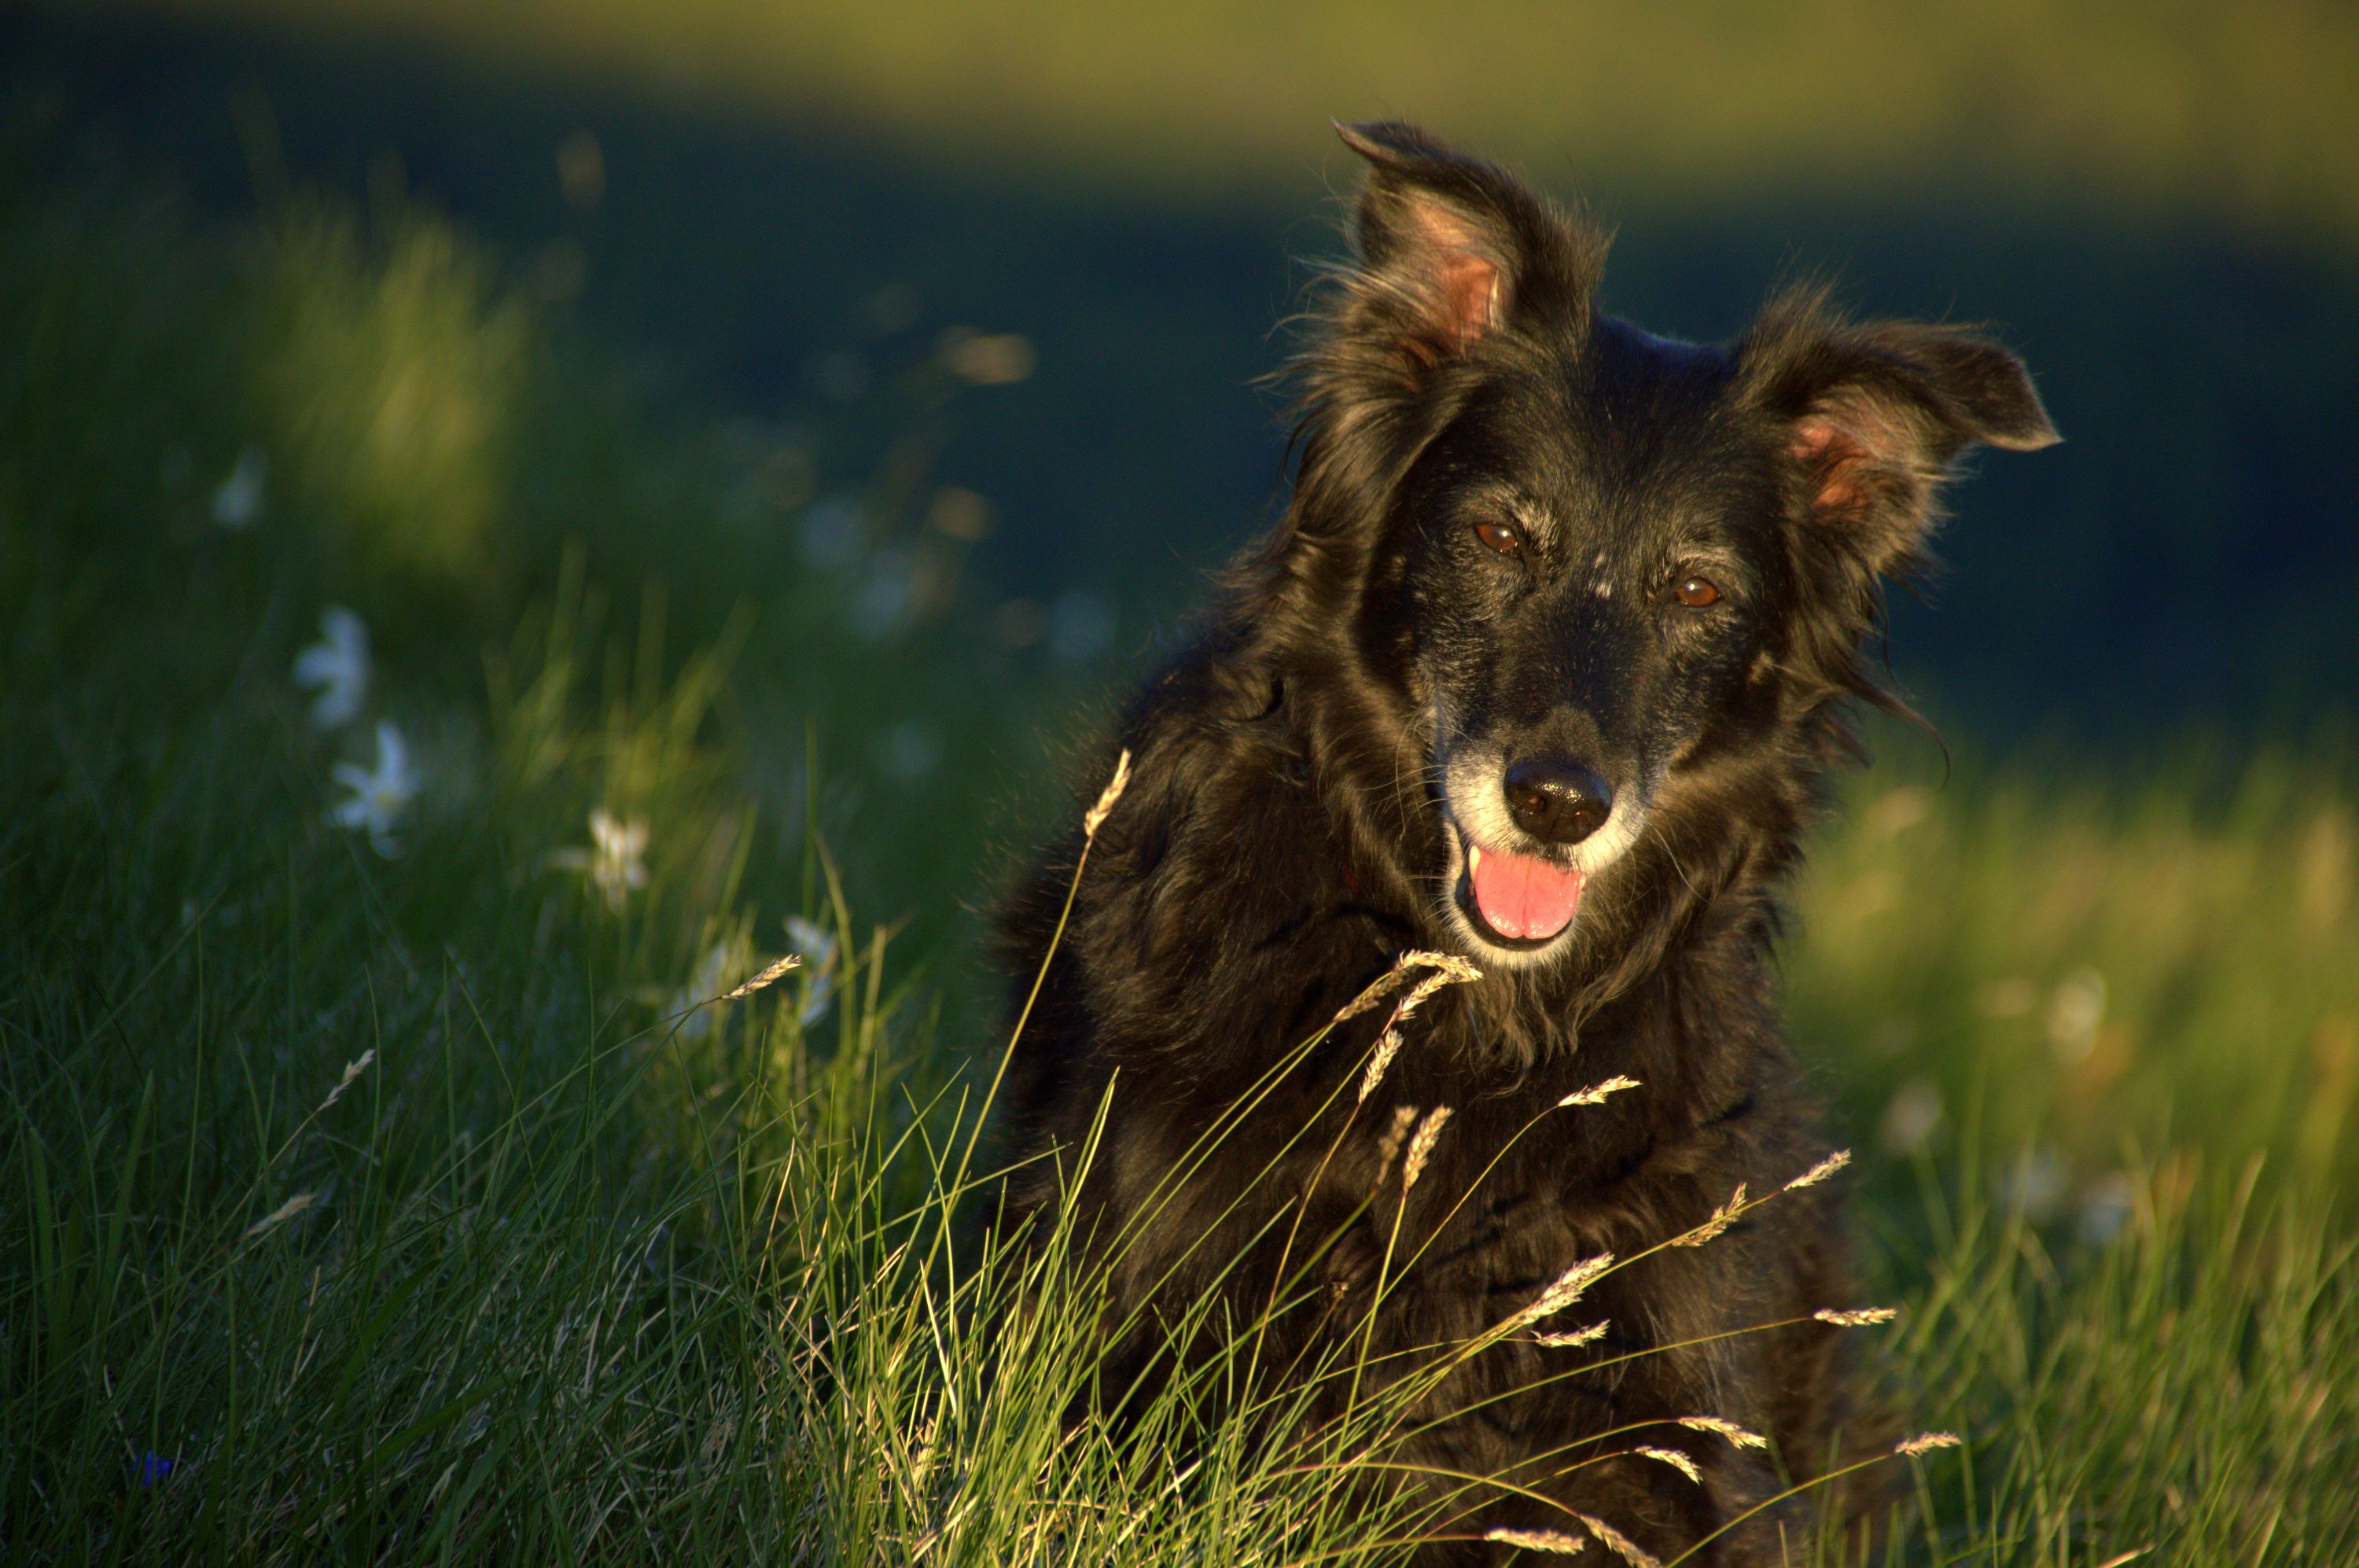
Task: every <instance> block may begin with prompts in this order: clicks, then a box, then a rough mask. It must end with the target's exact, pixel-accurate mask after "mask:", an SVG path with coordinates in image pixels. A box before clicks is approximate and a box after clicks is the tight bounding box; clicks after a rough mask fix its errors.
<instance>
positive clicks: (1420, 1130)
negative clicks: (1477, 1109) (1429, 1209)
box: [1401, 1105, 1450, 1192]
mask: <svg viewBox="0 0 2359 1568" xmlns="http://www.w3.org/2000/svg"><path fill="white" fill-rule="evenodd" d="M1449 1120H1450V1107H1449V1106H1448V1105H1436V1106H1434V1107H1433V1109H1431V1110H1430V1111H1428V1112H1426V1113H1425V1120H1423V1121H1421V1122H1419V1123H1418V1124H1417V1134H1416V1136H1415V1137H1413V1138H1410V1139H1409V1140H1408V1161H1407V1162H1406V1163H1405V1164H1403V1165H1402V1167H1401V1191H1402V1192H1408V1190H1409V1189H1410V1188H1411V1187H1414V1186H1416V1185H1417V1179H1418V1178H1419V1176H1422V1175H1424V1174H1425V1162H1426V1160H1429V1159H1430V1158H1431V1157H1432V1154H1433V1146H1434V1145H1435V1144H1436V1143H1439V1142H1440V1140H1441V1128H1442V1126H1443V1124H1444V1123H1446V1122H1448V1121H1449Z"/></svg>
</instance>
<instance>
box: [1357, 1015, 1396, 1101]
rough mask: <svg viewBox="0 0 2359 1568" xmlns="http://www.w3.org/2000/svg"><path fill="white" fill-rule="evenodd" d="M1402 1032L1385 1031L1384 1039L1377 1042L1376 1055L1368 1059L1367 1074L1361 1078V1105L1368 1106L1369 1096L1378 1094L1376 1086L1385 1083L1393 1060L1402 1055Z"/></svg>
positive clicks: (1394, 1030)
mask: <svg viewBox="0 0 2359 1568" xmlns="http://www.w3.org/2000/svg"><path fill="white" fill-rule="evenodd" d="M1400 1048H1401V1037H1400V1030H1398V1029H1386V1030H1385V1032H1384V1038H1383V1039H1381V1040H1377V1041H1376V1053H1375V1055H1374V1056H1372V1057H1370V1058H1368V1070H1367V1072H1366V1073H1364V1074H1362V1075H1361V1078H1360V1099H1359V1103H1360V1104H1361V1105H1366V1104H1367V1103H1368V1096H1369V1095H1371V1094H1375V1092H1376V1085H1377V1084H1379V1083H1383V1082H1384V1081H1385V1070H1386V1068H1388V1067H1390V1066H1391V1065H1392V1064H1393V1058H1394V1057H1395V1056H1397V1055H1398V1054H1399V1053H1400Z"/></svg>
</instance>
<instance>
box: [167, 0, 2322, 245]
mask: <svg viewBox="0 0 2359 1568" xmlns="http://www.w3.org/2000/svg"><path fill="white" fill-rule="evenodd" d="M169 8H170V9H174V10H193V11H198V12H209V13H212V14H215V15H227V16H258V17H265V18H268V19H270V20H272V21H274V22H277V23H281V24H285V25H288V26H291V27H300V28H302V29H304V30H305V31H307V32H312V33H317V32H320V31H321V30H326V31H330V32H332V33H338V34H343V35H348V36H357V37H358V38H364V39H372V40H374V39H380V38H387V37H390V38H401V39H425V40H428V41H430V42H432V43H434V44H437V45H440V46H444V47H450V48H453V49H458V50H460V51H461V52H462V53H464V54H465V55H467V56H469V57H470V58H473V59H475V60H485V61H490V62H494V63H496V64H498V65H500V66H502V67H504V68H506V69H510V70H516V69H522V70H527V71H543V72H546V71H557V72H560V73H564V74H571V75H588V76H592V77H595V78H599V79H604V80H610V81H621V82H626V83H628V84H630V85H633V86H635V87H636V88H638V89H640V90H641V91H645V92H649V93H654V94H657V95H658V96H664V97H692V98H693V99H695V100H696V101H698V102H700V103H707V104H710V103H716V102H717V103H726V104H730V105H734V106H736V107H738V108H740V109H744V110H748V111H751V112H753V113H756V114H790V115H800V116H810V115H825V116H828V117H832V118H836V119H840V120H843V121H846V122H850V123H852V124H853V125H860V126H862V127H864V128H865V129H867V130H869V131H870V132H872V133H874V134H882V135H885V136H891V137H894V138H897V139H898V140H901V141H903V142H905V143H907V144H909V145H910V146H912V147H918V148H921V149H923V150H924V151H925V152H927V153H929V154H931V155H933V156H936V157H940V158H948V159H951V160H952V161H963V160H967V159H971V158H975V157H976V156H978V155H981V156H984V157H987V158H995V159H996V160H999V161H1003V162H1007V161H1016V160H1021V161H1022V162H1024V163H1025V164H1026V165H1027V166H1028V167H1031V168H1033V169H1046V170H1050V171H1054V172H1059V173H1064V174H1071V173H1074V172H1084V173H1087V174H1089V175H1091V176H1093V177H1097V178H1105V177H1108V176H1113V175H1116V174H1121V175H1124V176H1125V177H1127V178H1132V179H1135V178H1136V177H1137V175H1138V174H1139V173H1140V172H1142V171H1145V172H1149V173H1151V174H1154V175H1157V176H1159V177H1161V178H1164V179H1167V180H1180V181H1184V182H1190V183H1197V184H1202V183H1207V182H1222V181H1242V182H1245V183H1259V182H1261V181H1264V180H1269V179H1271V178H1273V176H1275V177H1277V178H1291V177H1293V176H1294V175H1295V174H1297V173H1298V172H1299V171H1300V170H1301V169H1305V168H1317V167H1320V166H1321V164H1322V161H1323V162H1325V164H1326V166H1327V167H1331V168H1332V167H1335V164H1334V161H1333V160H1334V158H1335V156H1336V155H1335V154H1334V153H1333V150H1332V147H1329V145H1328V144H1327V141H1326V138H1325V135H1324V131H1323V126H1324V125H1325V123H1326V121H1327V120H1328V119H1329V118H1330V117H1341V118H1345V119H1368V118H1376V117H1383V116H1387V115H1396V114H1398V115H1407V116H1410V117H1421V118H1424V119H1426V120H1428V121H1430V123H1432V124H1433V125H1437V126H1440V127H1444V128H1446V129H1447V130H1448V131H1449V132H1450V133H1451V134H1452V135H1453V136H1458V137H1460V138H1462V140H1464V141H1465V142H1467V143H1469V144H1471V145H1474V146H1479V147H1484V148H1487V149H1491V150H1493V151H1494V152H1495V153H1498V154H1503V155H1512V156H1516V157H1519V158H1527V159H1545V160H1548V162H1549V170H1548V172H1549V173H1550V174H1551V175H1552V176H1553V175H1554V174H1555V173H1556V169H1555V168H1554V165H1555V162H1556V160H1559V159H1570V160H1571V169H1572V171H1573V172H1574V173H1575V174H1576V175H1577V176H1578V177H1579V178H1580V179H1581V180H1583V181H1584V182H1585V183H1586V184H1587V185H1588V187H1589V188H1590V189H1592V190H1599V189H1603V190H1608V191H1613V192H1614V193H1615V195H1616V197H1617V199H1618V200H1622V201H1625V202H1626V201H1627V200H1628V199H1629V198H1630V197H1632V196H1634V195H1643V194H1645V193H1647V192H1648V191H1657V192H1660V191H1665V190H1670V191H1680V192H1682V193H1686V194H1689V195H1695V196H1704V197H1715V198H1724V197H1727V196H1731V195H1740V194H1742V193H1744V192H1745V191H1748V190H1750V189H1753V188H1756V186H1758V185H1759V184H1760V183H1761V182H1762V181H1765V180H1769V181H1776V182H1780V183H1782V184H1784V185H1787V186H1788V187H1801V188H1806V189H1838V188H1848V189H1855V190H1880V191H1886V192H1890V193H1893V194H1896V195H1899V194H1906V193H1907V192H1908V191H1909V189H1910V188H1911V187H1912V186H1913V185H1914V184H1915V183H1916V182H1918V181H1919V180H1922V179H1923V178H1925V177H1926V175H1927V173H1928V172H1929V171H1939V176H1940V178H1941V179H1943V180H1948V181H1952V182H1956V183H1958V184H1960V185H1962V186H1964V187H1967V188H1970V189H1976V190H1979V191H1983V192H1984V193H1985V194H1989V195H1999V194H2005V195H2007V196H2010V197H2014V198H2020V197H2022V196H2025V195H2027V194H2028V195H2037V196H2039V197H2042V198H2045V199H2050V200H2055V199H2072V200H2080V199H2085V198H2086V197H2087V196H2088V195H2090V194H2092V193H2094V194H2096V195H2098V196H2100V197H2101V198H2102V197H2111V198H2113V199H2114V200H2117V201H2123V200H2125V201H2129V202H2131V203H2133V204H2139V205H2145V206H2147V207H2150V208H2154V209H2158V210H2161V211H2164V212H2190V211H2191V212H2198V213H2215V214H2216V213H2223V212H2224V213H2226V214H2229V215H2231V216H2232V217H2235V218H2240V219H2257V220H2260V221H2262V222H2263V223H2267V224H2270V225H2272V226H2277V227H2280V228H2285V229H2290V230H2294V231H2297V232H2299V231H2313V232H2325V233H2330V234H2335V235H2337V236H2339V237H2341V238H2343V239H2348V238H2349V237H2350V236H2351V234H2353V233H2354V223H2359V198H2354V191H2359V162H2354V158H2359V153H2354V151H2353V150H2352V149H2354V147H2359V118H2355V117H2354V116H2355V115H2359V110H2354V107H2353V100H2352V95H2351V93H2349V92H2348V90H2347V89H2348V84H2349V82H2351V81H2352V80H2353V79H2354V75H2359V27H2354V22H2353V19H2352V17H2351V16H2350V15H2349V14H2348V13H2347V12H2344V11H2342V10H2339V9H2337V8H2335V7H2332V6H2329V5H2315V4H2305V3H2302V0H2286V3H2277V4H2269V5H2242V6H2235V7H2215V6H2201V5H2173V6H2158V7H2123V6H2104V5H2076V6H2059V5H2027V4H2020V3H2008V4H1995V5H1978V6H1972V7H1948V8H1940V9H1928V8H1926V7H1922V6H1915V5H1904V4H1897V3H1894V0H1840V3H1838V0H1820V3H1817V4H1812V5H1807V6H1799V7H1798V6H1791V5H1788V6H1784V7H1780V8H1778V9H1777V10H1775V11H1749V10H1747V9H1745V8H1743V7H1729V6H1723V5H1656V6H1647V7H1636V8H1634V7H1626V6H1625V7H1616V6H1602V5H1588V6H1553V7H1538V8H1535V7H1532V6H1529V5H1514V4H1507V3H1505V0H1485V3H1482V4H1476V5H1458V6H1451V7H1446V8H1436V7H1432V6H1424V5H1402V4H1380V5H1337V4H1318V5H1284V6H1269V7H1251V6H1245V7H1240V6H1223V5H1207V4H1202V3H1201V0H1184V3H1176V4H1174V3H1166V4H1160V5H1072V4H1054V3H1051V4H1043V3H1030V4H1016V5H1010V4H998V5H983V4H975V3H973V0H927V3H925V4H920V5H903V6H897V7H894V8H891V9H888V10H877V9H874V8H870V9H861V8H847V7H843V6H836V5H809V4H803V5H755V4H751V3H750V0H686V3H675V4H669V5H660V6H656V5H640V4H634V3H631V0H535V3H532V4H527V5H498V6H486V5H463V4H459V3H457V0H331V3H326V4H322V3H321V0H307V3H305V4H300V5H296V4H290V3H288V0H195V3H194V4H189V3H186V0H184V3H182V4H179V5H173V6H171V7H169Z"/></svg>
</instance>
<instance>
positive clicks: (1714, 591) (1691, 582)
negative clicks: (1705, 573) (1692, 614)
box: [1671, 577, 1720, 610]
mask: <svg viewBox="0 0 2359 1568" xmlns="http://www.w3.org/2000/svg"><path fill="white" fill-rule="evenodd" d="M1671 597H1672V598H1674V599H1677V600H1678V601H1679V602H1680V604H1685V605H1686V606H1687V607H1688V608H1689V609H1690V610H1701V609H1702V608H1704V607H1705V606H1706V605H1708V604H1719V603H1720V589H1719V588H1718V587H1716V586H1715V585H1714V584H1713V583H1712V580H1711V579H1710V578H1707V577H1682V578H1680V585H1679V586H1678V587H1676V588H1674V589H1672V590H1671Z"/></svg>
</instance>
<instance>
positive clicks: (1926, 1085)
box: [1875, 1078, 1941, 1158]
mask: <svg viewBox="0 0 2359 1568" xmlns="http://www.w3.org/2000/svg"><path fill="white" fill-rule="evenodd" d="M1940 1125H1941V1090H1940V1085H1938V1084H1936V1083H1934V1082H1933V1081H1932V1080H1931V1079H1930V1078H1911V1079H1910V1080H1908V1083H1903V1084H1902V1085H1900V1087H1899V1089H1898V1090H1897V1092H1896V1093H1895V1094H1893V1096H1892V1102H1891V1104H1889V1105H1886V1106H1885V1107H1884V1116H1883V1117H1882V1119H1880V1120H1879V1121H1878V1122H1877V1123H1876V1127H1875V1136H1876V1139H1877V1141H1879V1142H1880V1143H1882V1144H1883V1145H1884V1147H1885V1149H1886V1151H1888V1152H1890V1153H1893V1154H1897V1155H1899V1156H1902V1157H1903V1158H1906V1157H1908V1156H1910V1155H1916V1154H1922V1153H1924V1152H1925V1150H1926V1149H1930V1148H1931V1147H1932V1143H1933V1134H1934V1132H1935V1131H1936V1130H1938V1129H1939V1128H1940Z"/></svg>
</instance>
